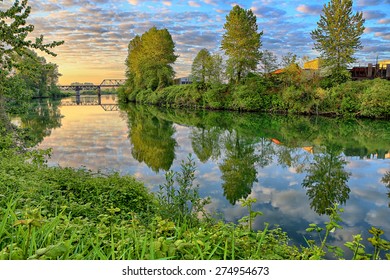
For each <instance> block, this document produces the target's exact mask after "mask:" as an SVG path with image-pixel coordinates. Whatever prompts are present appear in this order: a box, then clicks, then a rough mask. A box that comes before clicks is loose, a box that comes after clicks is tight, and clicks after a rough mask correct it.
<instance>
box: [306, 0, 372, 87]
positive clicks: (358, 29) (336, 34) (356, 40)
mask: <svg viewBox="0 0 390 280" xmlns="http://www.w3.org/2000/svg"><path fill="white" fill-rule="evenodd" d="M352 2H353V1H352V0H342V1H339V0H331V1H330V2H328V4H324V7H323V9H322V12H323V14H322V15H321V18H320V20H319V21H318V22H317V28H316V29H315V30H313V31H312V32H311V37H312V39H313V40H314V41H315V43H314V49H315V50H317V51H319V52H320V53H321V59H322V60H323V63H324V66H325V67H329V68H330V70H331V77H333V79H337V80H336V81H335V82H343V81H345V77H346V76H345V72H344V69H346V68H347V65H349V64H350V63H352V62H354V61H355V58H354V57H353V55H354V53H355V51H356V50H359V49H361V48H362V45H361V41H360V36H361V35H362V34H363V32H364V21H365V20H364V19H363V13H362V12H357V13H355V14H352ZM340 79H341V80H340Z"/></svg>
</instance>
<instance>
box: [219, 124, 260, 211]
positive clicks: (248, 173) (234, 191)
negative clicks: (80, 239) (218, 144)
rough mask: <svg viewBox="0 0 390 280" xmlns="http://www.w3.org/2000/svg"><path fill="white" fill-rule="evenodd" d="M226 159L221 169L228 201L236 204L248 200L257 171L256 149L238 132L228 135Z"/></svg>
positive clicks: (226, 139) (226, 138)
mask: <svg viewBox="0 0 390 280" xmlns="http://www.w3.org/2000/svg"><path fill="white" fill-rule="evenodd" d="M225 148H226V157H225V160H224V161H223V163H222V164H220V165H219V168H220V170H221V172H222V180H223V181H224V182H223V184H222V188H223V190H224V195H225V197H226V199H227V200H228V201H229V202H230V203H231V204H233V205H234V204H235V203H236V201H237V200H239V199H240V198H246V197H247V196H248V195H249V194H250V193H251V191H252V186H253V182H254V181H255V180H256V175H257V171H256V169H255V163H256V161H257V160H258V156H257V155H255V147H254V145H253V144H252V143H250V142H249V141H247V140H246V139H244V138H243V137H240V136H239V135H238V133H237V132H231V133H228V134H227V135H226V137H225Z"/></svg>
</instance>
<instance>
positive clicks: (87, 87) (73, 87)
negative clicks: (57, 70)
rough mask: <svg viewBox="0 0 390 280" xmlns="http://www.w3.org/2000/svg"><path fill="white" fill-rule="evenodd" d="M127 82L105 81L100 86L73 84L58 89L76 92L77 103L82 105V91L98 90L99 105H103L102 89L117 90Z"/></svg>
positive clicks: (118, 80) (60, 86)
mask: <svg viewBox="0 0 390 280" xmlns="http://www.w3.org/2000/svg"><path fill="white" fill-rule="evenodd" d="M125 82H126V80H125V79H104V80H103V81H102V82H101V83H100V84H99V85H94V84H72V85H59V86H58V88H59V89H60V90H62V91H75V92H76V103H78V104H79V103H80V91H82V90H97V91H98V105H101V103H102V102H101V95H102V94H101V89H102V88H117V87H120V86H122V85H124V83H125Z"/></svg>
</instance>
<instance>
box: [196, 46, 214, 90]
mask: <svg viewBox="0 0 390 280" xmlns="http://www.w3.org/2000/svg"><path fill="white" fill-rule="evenodd" d="M210 62H211V55H210V52H209V51H208V50H207V49H201V50H200V51H199V52H198V54H197V55H196V57H195V59H194V61H193V62H192V67H191V75H192V77H193V79H194V81H196V82H200V83H205V82H206V79H207V78H208V76H209V75H208V74H209V68H210V64H211V63H210Z"/></svg>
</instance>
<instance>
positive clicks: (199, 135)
mask: <svg viewBox="0 0 390 280" xmlns="http://www.w3.org/2000/svg"><path fill="white" fill-rule="evenodd" d="M220 134H221V131H220V129H219V128H217V127H213V128H209V129H205V128H194V129H192V131H191V136H190V138H191V144H192V149H193V150H194V153H195V154H196V156H197V157H198V158H199V160H200V161H201V162H203V163H204V162H206V161H208V160H209V159H210V158H213V159H217V158H218V157H219V156H220V154H221V147H220V145H219V138H220Z"/></svg>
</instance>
